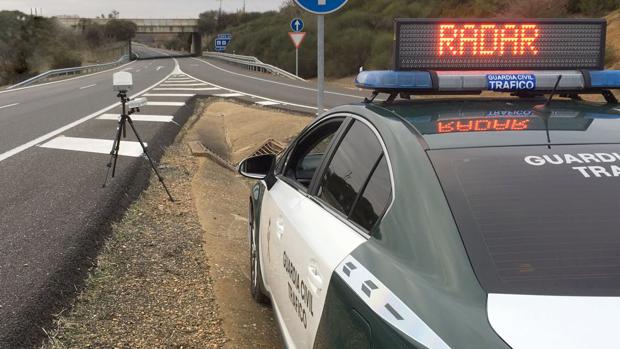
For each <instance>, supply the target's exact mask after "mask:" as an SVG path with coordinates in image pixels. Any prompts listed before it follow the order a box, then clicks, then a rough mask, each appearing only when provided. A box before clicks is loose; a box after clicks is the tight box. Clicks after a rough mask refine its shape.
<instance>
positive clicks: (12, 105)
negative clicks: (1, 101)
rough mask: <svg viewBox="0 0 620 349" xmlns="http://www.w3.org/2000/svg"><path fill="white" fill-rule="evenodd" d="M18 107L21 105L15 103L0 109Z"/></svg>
mask: <svg viewBox="0 0 620 349" xmlns="http://www.w3.org/2000/svg"><path fill="white" fill-rule="evenodd" d="M16 105H19V103H13V104H9V105H3V106H1V107H0V109H4V108H10V107H14V106H16Z"/></svg>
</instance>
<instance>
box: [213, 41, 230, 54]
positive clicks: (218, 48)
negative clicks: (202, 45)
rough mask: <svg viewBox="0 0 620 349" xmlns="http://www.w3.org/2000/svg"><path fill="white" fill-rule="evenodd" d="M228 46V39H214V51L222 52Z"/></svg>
mask: <svg viewBox="0 0 620 349" xmlns="http://www.w3.org/2000/svg"><path fill="white" fill-rule="evenodd" d="M228 44H230V39H229V38H228V37H217V38H216V39H215V50H216V51H220V52H221V51H224V50H226V47H227V46H228Z"/></svg>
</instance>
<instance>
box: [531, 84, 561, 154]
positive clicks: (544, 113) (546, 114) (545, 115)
mask: <svg viewBox="0 0 620 349" xmlns="http://www.w3.org/2000/svg"><path fill="white" fill-rule="evenodd" d="M561 80H562V74H560V75H558V79H557V80H556V81H555V85H554V86H553V90H551V94H550V95H549V98H547V101H546V102H545V104H543V105H537V106H535V107H534V111H535V112H538V113H539V114H541V115H540V117H541V118H542V119H543V122H544V123H545V132H546V133H547V147H548V148H549V149H551V134H550V133H549V119H550V117H551V111H549V110H548V109H547V108H548V107H549V104H551V101H552V100H553V96H555V94H556V93H557V90H558V86H559V85H560V81H561Z"/></svg>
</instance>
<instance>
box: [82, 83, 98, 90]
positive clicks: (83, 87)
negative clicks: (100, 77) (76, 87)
mask: <svg viewBox="0 0 620 349" xmlns="http://www.w3.org/2000/svg"><path fill="white" fill-rule="evenodd" d="M95 86H97V84H92V85H87V86H82V87H80V90H86V89H87V88H91V87H95Z"/></svg>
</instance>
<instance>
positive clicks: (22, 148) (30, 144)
mask: <svg viewBox="0 0 620 349" xmlns="http://www.w3.org/2000/svg"><path fill="white" fill-rule="evenodd" d="M133 62H135V61H133ZM133 62H131V63H133ZM174 64H175V69H174V70H173V72H172V73H170V74H168V76H166V77H164V78H163V79H161V80H160V81H159V82H157V83H155V84H154V85H152V86H150V87H148V88H146V89H144V90H143V91H140V92H138V93H136V94H135V95H133V96H130V98H135V97H138V96H140V95H142V94H144V93H146V92H147V91H150V90H151V89H153V88H154V87H156V86H157V85H159V84H160V83H162V81H165V80H166V79H167V78H168V77H170V76H171V75H172V74H173V73H176V72H177V71H178V70H179V69H180V68H179V61H177V60H176V59H174ZM64 81H67V80H64ZM11 91H14V90H11ZM119 105H120V103H118V102H116V103H114V104H112V105H110V106H108V107H106V108H103V109H101V110H99V111H96V112H94V113H92V114H90V115H87V116H85V117H83V118H81V119H79V120H76V121H74V122H72V123H70V124H67V125H65V126H63V127H60V128H57V129H56V130H54V131H51V132H48V133H46V134H44V135H43V136H41V137H38V138H36V139H33V140H32V141H30V142H28V143H25V144H22V145H20V146H18V147H15V148H13V149H11V150H9V151H6V152H4V153H2V154H0V162H1V161H4V160H6V159H8V158H10V157H12V156H15V155H17V154H19V153H21V152H23V151H25V150H28V149H30V148H32V147H34V146H35V145H37V144H40V143H42V142H45V141H47V140H48V139H50V138H52V137H55V136H58V135H59V134H61V133H63V132H65V131H67V130H70V129H72V128H74V127H75V126H77V125H80V124H83V123H84V122H86V121H88V120H90V119H92V118H94V117H96V116H98V115H101V114H103V113H105V112H107V111H109V110H112V109H114V108H116V107H118V106H119Z"/></svg>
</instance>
